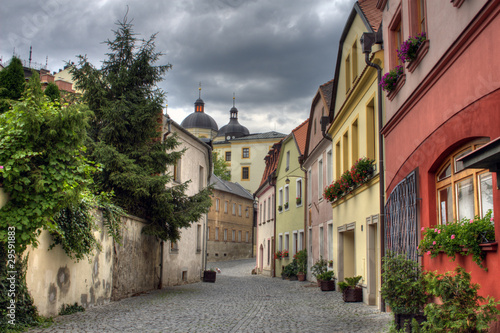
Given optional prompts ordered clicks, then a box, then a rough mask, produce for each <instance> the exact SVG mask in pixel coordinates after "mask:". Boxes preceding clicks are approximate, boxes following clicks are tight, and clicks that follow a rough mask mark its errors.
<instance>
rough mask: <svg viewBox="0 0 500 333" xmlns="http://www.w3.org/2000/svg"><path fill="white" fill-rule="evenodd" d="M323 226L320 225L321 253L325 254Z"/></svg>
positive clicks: (321, 254)
mask: <svg viewBox="0 0 500 333" xmlns="http://www.w3.org/2000/svg"><path fill="white" fill-rule="evenodd" d="M323 239H324V236H323V226H321V227H319V255H320V256H323V254H324V253H325V252H324V250H325V249H324V244H323Z"/></svg>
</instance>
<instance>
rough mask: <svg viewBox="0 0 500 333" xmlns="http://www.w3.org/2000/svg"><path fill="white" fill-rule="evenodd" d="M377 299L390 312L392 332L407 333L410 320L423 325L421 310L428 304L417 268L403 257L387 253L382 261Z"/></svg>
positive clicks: (414, 262) (422, 279) (423, 318)
mask: <svg viewBox="0 0 500 333" xmlns="http://www.w3.org/2000/svg"><path fill="white" fill-rule="evenodd" d="M383 267H384V270H383V273H382V281H383V283H382V289H381V296H382V298H383V299H384V300H385V302H386V304H387V305H389V306H390V308H391V310H392V312H394V322H395V323H396V329H402V328H404V327H405V326H406V330H407V331H408V332H411V330H410V329H411V327H410V325H411V323H412V321H413V318H415V319H416V321H417V322H418V323H419V324H421V323H422V322H423V321H425V316H424V315H423V309H424V306H425V304H426V303H427V300H428V295H427V293H426V287H425V282H424V277H423V274H422V270H421V268H420V265H419V264H418V263H417V262H416V261H414V260H410V259H407V258H406V256H405V255H403V254H395V253H391V252H389V253H388V254H387V255H386V256H385V257H384V258H383Z"/></svg>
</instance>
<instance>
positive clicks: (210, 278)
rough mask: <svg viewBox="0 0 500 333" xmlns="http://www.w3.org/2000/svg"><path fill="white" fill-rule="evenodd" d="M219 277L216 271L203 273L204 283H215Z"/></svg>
mask: <svg viewBox="0 0 500 333" xmlns="http://www.w3.org/2000/svg"><path fill="white" fill-rule="evenodd" d="M216 277H217V272H214V271H203V282H212V283H214V282H215V278H216Z"/></svg>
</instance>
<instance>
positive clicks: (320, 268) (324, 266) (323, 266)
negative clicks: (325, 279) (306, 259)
mask: <svg viewBox="0 0 500 333" xmlns="http://www.w3.org/2000/svg"><path fill="white" fill-rule="evenodd" d="M327 270H328V262H327V261H326V260H325V259H323V257H322V256H320V257H319V259H318V260H316V262H315V263H314V265H312V266H311V274H312V275H313V276H314V277H315V278H316V279H318V275H320V274H322V273H324V272H326V271H327ZM318 280H319V279H318Z"/></svg>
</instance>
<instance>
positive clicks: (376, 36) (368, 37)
mask: <svg viewBox="0 0 500 333" xmlns="http://www.w3.org/2000/svg"><path fill="white" fill-rule="evenodd" d="M360 42H361V46H362V49H363V53H364V54H365V62H366V64H367V65H368V66H370V67H373V68H375V69H376V70H377V108H378V159H379V190H380V194H379V195H380V207H379V209H380V213H379V224H380V258H381V260H380V273H381V277H380V279H381V282H382V272H383V265H382V258H383V257H384V256H385V239H384V235H385V173H384V144H383V142H384V136H383V135H382V127H383V114H382V87H381V86H380V82H381V80H382V68H381V67H380V66H379V65H377V64H375V63H373V62H371V61H370V53H371V51H372V46H373V44H383V40H382V30H381V29H379V30H378V31H377V32H370V33H367V32H365V33H363V35H362V36H361V40H360ZM380 310H381V311H383V312H385V302H384V300H383V299H382V298H381V300H380Z"/></svg>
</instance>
